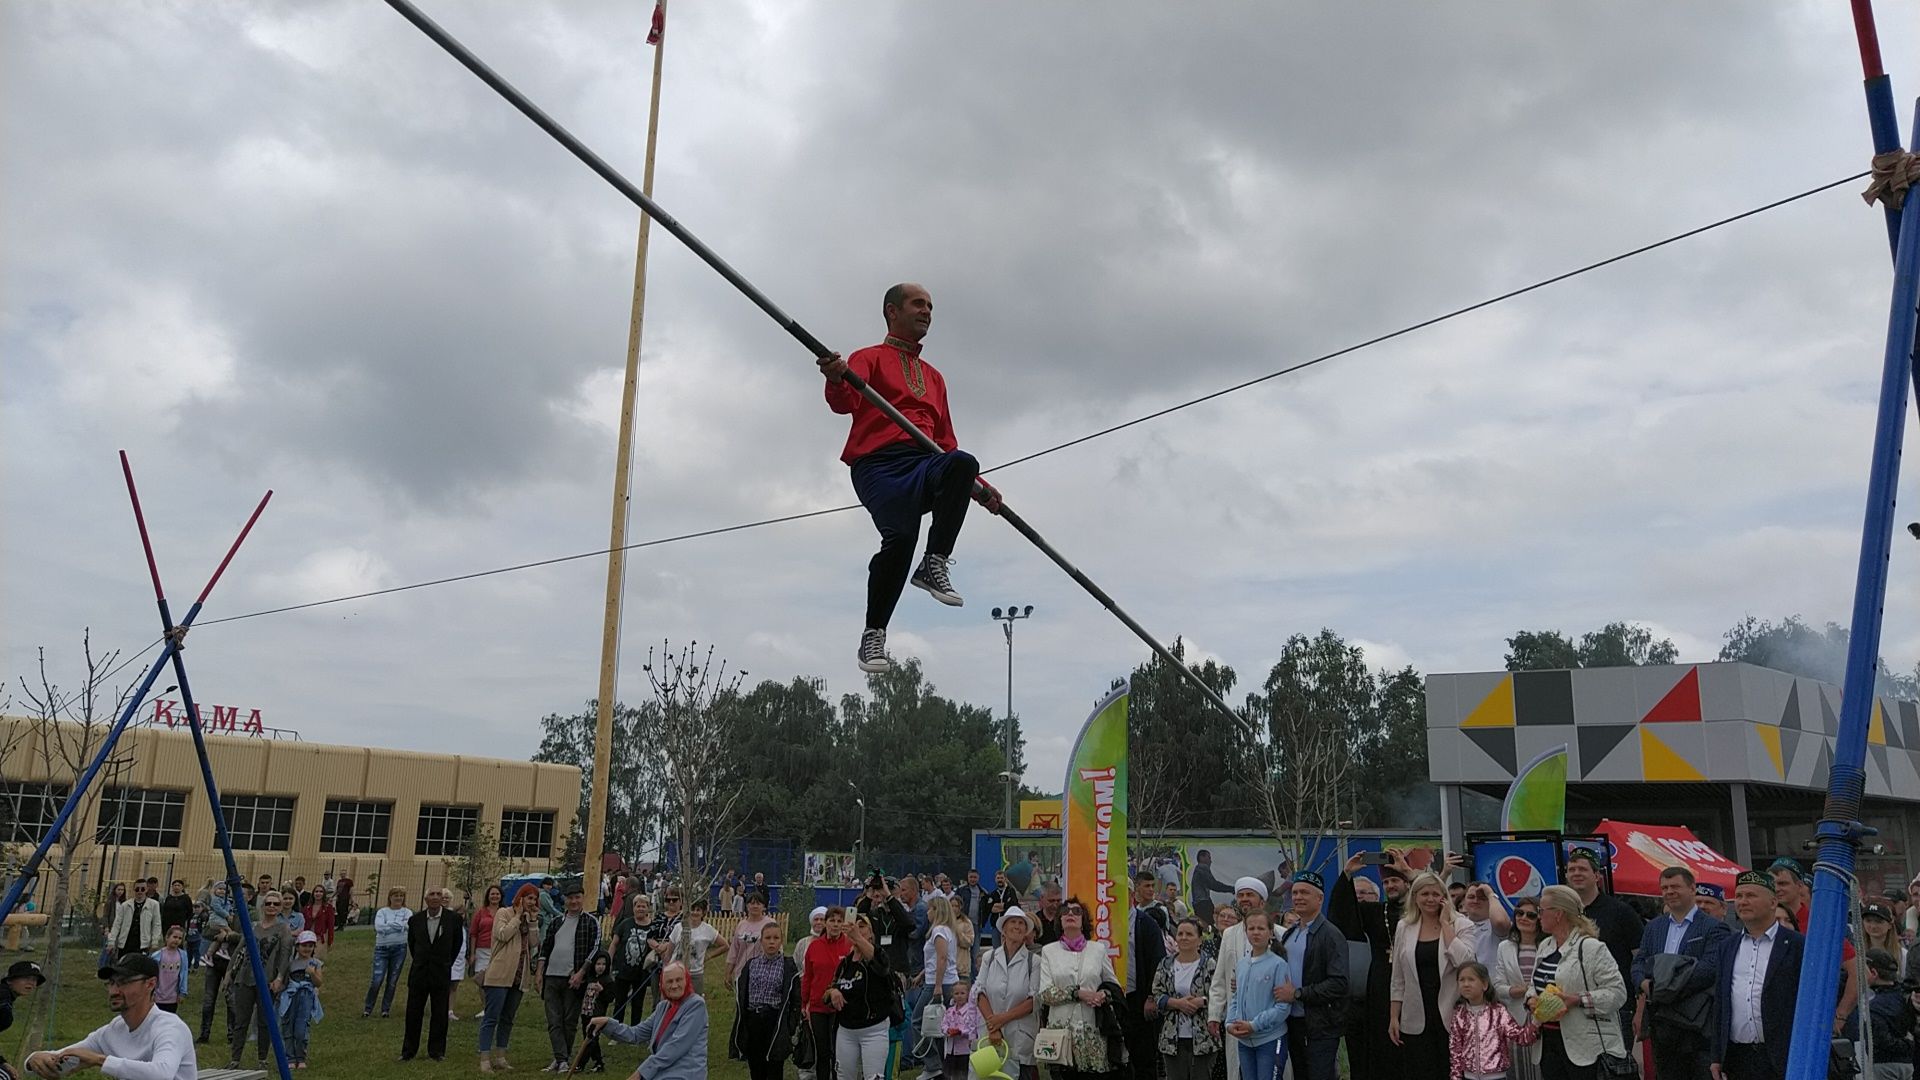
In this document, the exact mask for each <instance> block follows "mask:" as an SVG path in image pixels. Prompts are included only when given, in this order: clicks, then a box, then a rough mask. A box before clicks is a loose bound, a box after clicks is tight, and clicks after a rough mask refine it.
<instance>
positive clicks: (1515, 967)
mask: <svg viewBox="0 0 1920 1080" xmlns="http://www.w3.org/2000/svg"><path fill="white" fill-rule="evenodd" d="M1540 944H1541V942H1540V901H1538V900H1536V899H1534V898H1533V897H1530V896H1529V897H1524V898H1522V899H1520V900H1517V901H1515V902H1514V905H1513V929H1512V931H1510V932H1509V933H1508V934H1507V940H1505V941H1502V942H1501V943H1500V959H1499V962H1498V963H1497V964H1495V966H1494V973H1493V989H1494V994H1495V995H1496V996H1497V997H1498V998H1499V999H1500V1001H1501V1003H1502V1004H1504V1005H1506V1007H1507V1011H1508V1012H1510V1013H1512V1014H1513V1018H1514V1019H1515V1020H1518V1021H1519V1022H1520V1023H1522V1024H1532V1023H1533V1014H1532V1013H1529V1012H1527V998H1529V997H1531V996H1532V995H1533V962H1534V959H1535V958H1536V957H1538V956H1539V955H1540ZM1507 1051H1508V1056H1509V1058H1510V1059H1511V1061H1512V1065H1511V1066H1510V1068H1509V1070H1508V1073H1507V1077H1508V1080H1540V1043H1539V1041H1538V1040H1534V1041H1533V1042H1530V1043H1528V1044H1527V1045H1525V1046H1522V1045H1520V1044H1519V1043H1508V1044H1507Z"/></svg>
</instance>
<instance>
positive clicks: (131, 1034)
mask: <svg viewBox="0 0 1920 1080" xmlns="http://www.w3.org/2000/svg"><path fill="white" fill-rule="evenodd" d="M100 977H101V978H102V979H104V980H106V983H107V1005H108V1007H109V1008H111V1009H112V1010H113V1011H114V1012H115V1013H117V1014H118V1015H116V1016H115V1017H114V1018H113V1020H112V1021H110V1022H109V1023H108V1024H107V1025H106V1026H105V1027H102V1028H99V1029H97V1030H95V1031H94V1033H93V1034H91V1035H89V1036H87V1037H86V1038H84V1039H82V1040H80V1041H79V1042H77V1043H74V1044H73V1045H72V1046H69V1047H67V1048H65V1049H64V1050H37V1051H35V1052H34V1053H32V1054H29V1055H27V1060H26V1062H25V1063H24V1064H25V1065H26V1067H27V1068H28V1069H30V1070H32V1071H33V1072H34V1073H35V1074H37V1075H39V1076H42V1077H45V1078H46V1080H59V1077H60V1076H61V1072H62V1070H61V1067H60V1063H61V1062H62V1061H64V1060H66V1059H68V1058H72V1059H74V1060H76V1061H78V1062H79V1063H80V1067H81V1068H89V1069H99V1070H100V1071H101V1073H103V1074H105V1075H107V1076H111V1077H113V1078H114V1080H197V1077H198V1076H199V1075H200V1067H199V1062H198V1060H197V1059H196V1058H195V1056H194V1052H193V1030H192V1029H191V1028H189V1027H187V1022H186V1021H185V1020H182V1019H180V1018H179V1017H178V1016H175V1015H174V1014H173V1013H170V1012H164V1011H162V1010H160V1009H157V1008H154V1005H153V991H154V987H155V986H157V985H158V984H159V981H160V965H158V964H156V963H154V961H153V957H151V956H146V955H144V954H140V953H134V954H130V955H127V956H122V957H121V958H120V959H119V960H117V961H115V962H114V963H113V965H112V966H110V967H103V968H101V969H100Z"/></svg>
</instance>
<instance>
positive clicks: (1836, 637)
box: [1720, 615, 1920, 698]
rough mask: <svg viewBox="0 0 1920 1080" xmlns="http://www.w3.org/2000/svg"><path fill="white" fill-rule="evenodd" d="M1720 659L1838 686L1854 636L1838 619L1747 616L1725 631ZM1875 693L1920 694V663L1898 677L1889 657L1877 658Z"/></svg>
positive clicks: (1901, 695) (1912, 695) (1899, 695)
mask: <svg viewBox="0 0 1920 1080" xmlns="http://www.w3.org/2000/svg"><path fill="white" fill-rule="evenodd" d="M1722 640H1723V644H1722V645H1721V646H1720V659H1722V660H1737V661H1740V662H1742V663H1748V664H1755V665H1757V666H1759V667H1767V668H1772V669H1774V670H1775V671H1784V672H1787V673H1788V674H1790V675H1801V676H1805V677H1806V678H1809V679H1819V680H1820V681H1822V682H1829V683H1832V684H1834V685H1835V686H1838V685H1840V684H1841V683H1842V682H1844V681H1845V680H1846V677H1847V644H1848V642H1849V641H1851V640H1852V635H1851V634H1850V633H1849V631H1848V630H1847V628H1846V627H1844V626H1841V625H1840V624H1839V623H1836V622H1829V623H1827V624H1826V625H1825V626H1822V627H1815V626H1813V625H1812V624H1810V623H1808V622H1807V621H1806V620H1804V619H1802V618H1801V617H1800V616H1798V615H1789V616H1787V617H1786V618H1784V619H1782V620H1780V621H1779V622H1777V623H1775V622H1769V621H1767V620H1765V619H1756V618H1754V617H1753V616H1751V615H1749V616H1747V617H1746V618H1744V619H1742V620H1740V621H1739V622H1738V623H1736V624H1734V625H1733V626H1732V627H1731V628H1730V629H1728V630H1727V632H1726V634H1725V635H1724V637H1723V639H1722ZM1875 665H1876V668H1877V670H1878V677H1877V682H1878V686H1877V692H1879V693H1882V694H1892V695H1894V696H1896V697H1905V698H1914V697H1920V664H1916V665H1915V666H1914V669H1913V670H1912V671H1911V672H1909V673H1908V674H1905V675H1895V674H1894V673H1893V672H1892V671H1891V670H1890V669H1889V668H1888V667H1887V662H1886V660H1885V658H1881V659H1878V660H1876V661H1875Z"/></svg>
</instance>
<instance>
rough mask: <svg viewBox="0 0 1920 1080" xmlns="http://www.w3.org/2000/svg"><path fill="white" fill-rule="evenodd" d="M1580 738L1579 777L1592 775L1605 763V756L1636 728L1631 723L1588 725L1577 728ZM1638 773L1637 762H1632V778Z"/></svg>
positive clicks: (1586, 777)
mask: <svg viewBox="0 0 1920 1080" xmlns="http://www.w3.org/2000/svg"><path fill="white" fill-rule="evenodd" d="M1577 730H1578V734H1579V739H1580V778H1581V779H1582V780H1585V779H1588V778H1589V777H1592V776H1593V775H1594V773H1595V772H1596V771H1601V766H1602V765H1603V764H1605V763H1606V760H1607V756H1608V755H1609V754H1611V753H1613V752H1614V750H1615V749H1617V748H1618V747H1619V746H1620V744H1621V743H1622V742H1624V741H1626V739H1627V736H1629V735H1632V734H1633V733H1634V731H1635V730H1636V728H1635V725H1633V724H1615V725H1608V726H1588V727H1582V728H1579V729H1577ZM1639 775H1640V770H1639V763H1638V762H1635V763H1634V778H1635V779H1638V778H1639Z"/></svg>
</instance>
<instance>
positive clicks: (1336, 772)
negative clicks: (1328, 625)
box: [1247, 629, 1380, 852]
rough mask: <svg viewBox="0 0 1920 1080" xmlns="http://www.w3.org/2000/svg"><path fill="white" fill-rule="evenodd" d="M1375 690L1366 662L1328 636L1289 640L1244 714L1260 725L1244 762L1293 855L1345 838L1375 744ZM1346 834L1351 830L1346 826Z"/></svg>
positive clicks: (1262, 806) (1259, 801)
mask: <svg viewBox="0 0 1920 1080" xmlns="http://www.w3.org/2000/svg"><path fill="white" fill-rule="evenodd" d="M1375 698H1376V688H1375V686H1374V681H1373V673H1372V671H1370V670H1369V669H1368V668H1367V662H1366V656H1365V655H1364V654H1363V653H1362V652H1361V651H1360V649H1359V647H1358V646H1354V645H1349V644H1347V642H1346V640H1345V639H1344V638H1342V637H1341V636H1340V635H1339V634H1336V633H1334V632H1333V631H1332V630H1327V629H1322V630H1321V631H1320V632H1319V633H1318V634H1316V635H1315V636H1313V637H1311V638H1309V637H1307V636H1305V635H1302V634H1295V635H1293V636H1292V637H1290V638H1288V639H1287V643H1286V645H1285V646H1283V647H1282V648H1281V650H1280V659H1279V660H1278V661H1276V662H1275V663H1274V665H1273V668H1272V670H1270V671H1269V672H1268V673H1267V678H1266V681H1265V682H1264V683H1262V684H1261V687H1260V689H1259V691H1257V692H1255V693H1253V694H1249V695H1248V696H1247V710H1248V712H1249V713H1251V714H1252V715H1253V717H1255V718H1256V720H1257V721H1258V722H1259V734H1258V737H1257V738H1258V742H1257V744H1256V745H1255V747H1254V753H1253V754H1251V755H1249V756H1248V757H1247V760H1248V761H1249V762H1250V763H1251V764H1252V766H1253V768H1254V769H1255V770H1257V772H1256V774H1255V775H1254V776H1253V777H1252V779H1253V780H1255V781H1256V782H1257V783H1258V789H1257V792H1256V796H1257V797H1256V800H1255V802H1256V805H1257V806H1258V807H1259V810H1260V813H1261V815H1262V817H1263V818H1264V820H1265V822H1266V824H1267V827H1268V829H1269V830H1270V831H1271V832H1272V833H1273V834H1274V836H1275V837H1277V838H1278V839H1280V840H1281V841H1282V843H1283V844H1285V845H1286V846H1288V847H1289V848H1291V850H1293V851H1295V852H1302V851H1304V850H1305V849H1306V847H1307V844H1308V843H1309V842H1310V840H1311V838H1313V837H1318V836H1325V835H1332V834H1337V833H1340V832H1342V831H1344V827H1343V826H1342V825H1341V822H1343V821H1347V822H1351V821H1352V820H1353V817H1354V814H1355V813H1356V807H1357V804H1358V800H1359V787H1360V772H1359V765H1360V764H1361V763H1362V762H1363V760H1364V755H1365V752H1366V748H1367V746H1368V745H1370V744H1371V743H1372V742H1374V741H1377V737H1378V730H1379V727H1380V723H1379V718H1378V715H1377V713H1376V709H1375V706H1376V701H1375ZM1348 827H1350V826H1348Z"/></svg>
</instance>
